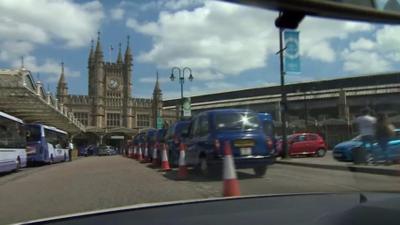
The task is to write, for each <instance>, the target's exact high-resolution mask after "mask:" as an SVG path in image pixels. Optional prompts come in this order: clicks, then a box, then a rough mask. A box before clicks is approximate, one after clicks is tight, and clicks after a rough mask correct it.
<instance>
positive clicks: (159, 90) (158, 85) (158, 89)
mask: <svg viewBox="0 0 400 225" xmlns="http://www.w3.org/2000/svg"><path fill="white" fill-rule="evenodd" d="M159 93H161V89H160V83H159V81H158V70H157V75H156V85H155V86H154V91H153V94H159Z"/></svg>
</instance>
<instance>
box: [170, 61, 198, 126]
mask: <svg viewBox="0 0 400 225" xmlns="http://www.w3.org/2000/svg"><path fill="white" fill-rule="evenodd" d="M175 71H178V77H179V83H180V85H181V106H180V107H181V119H183V84H184V83H185V72H186V71H188V72H189V77H188V79H189V81H193V79H194V78H193V75H192V69H190V68H189V67H184V68H183V69H181V68H179V67H176V66H175V67H172V69H171V76H170V77H169V79H171V81H174V80H175V75H174V72H175Z"/></svg>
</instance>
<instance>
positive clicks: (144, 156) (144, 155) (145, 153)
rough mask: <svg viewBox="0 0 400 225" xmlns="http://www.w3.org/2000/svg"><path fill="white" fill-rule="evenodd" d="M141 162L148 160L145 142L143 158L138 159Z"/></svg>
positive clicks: (147, 149)
mask: <svg viewBox="0 0 400 225" xmlns="http://www.w3.org/2000/svg"><path fill="white" fill-rule="evenodd" d="M140 162H141V163H147V162H149V148H148V147H147V144H145V146H144V154H143V159H142V161H140Z"/></svg>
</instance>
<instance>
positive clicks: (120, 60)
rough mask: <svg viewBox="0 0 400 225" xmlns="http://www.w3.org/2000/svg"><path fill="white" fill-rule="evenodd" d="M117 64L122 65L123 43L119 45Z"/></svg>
mask: <svg viewBox="0 0 400 225" xmlns="http://www.w3.org/2000/svg"><path fill="white" fill-rule="evenodd" d="M117 63H122V53H121V42H120V43H119V44H118V58H117Z"/></svg>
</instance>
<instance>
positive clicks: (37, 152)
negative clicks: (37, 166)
mask: <svg viewBox="0 0 400 225" xmlns="http://www.w3.org/2000/svg"><path fill="white" fill-rule="evenodd" d="M26 132H27V134H26V141H27V148H26V149H27V155H28V162H30V163H31V162H32V163H50V164H51V163H55V162H65V161H67V160H68V159H69V154H68V147H69V142H68V133H67V132H65V131H62V130H60V129H57V128H55V127H50V126H46V125H43V124H27V125H26Z"/></svg>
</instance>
